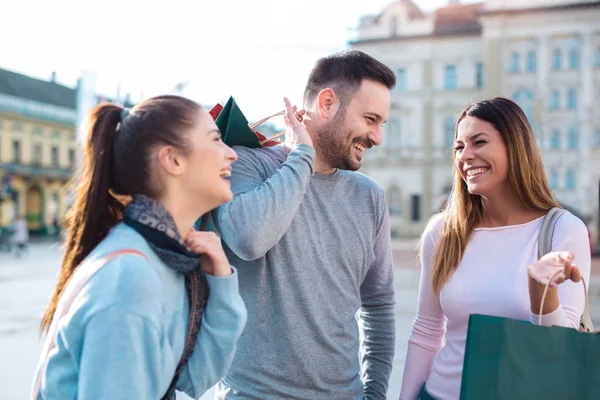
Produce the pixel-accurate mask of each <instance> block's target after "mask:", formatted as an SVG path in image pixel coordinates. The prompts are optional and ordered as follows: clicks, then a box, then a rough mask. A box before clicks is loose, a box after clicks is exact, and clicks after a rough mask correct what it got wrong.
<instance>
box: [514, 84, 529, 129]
mask: <svg viewBox="0 0 600 400" xmlns="http://www.w3.org/2000/svg"><path fill="white" fill-rule="evenodd" d="M513 100H514V101H515V103H517V104H518V105H519V107H521V109H523V112H524V113H525V116H526V117H527V119H528V120H529V123H530V124H531V125H532V126H533V118H532V117H533V93H532V92H531V91H530V90H527V89H521V90H519V91H518V92H516V93H515V94H514V95H513Z"/></svg>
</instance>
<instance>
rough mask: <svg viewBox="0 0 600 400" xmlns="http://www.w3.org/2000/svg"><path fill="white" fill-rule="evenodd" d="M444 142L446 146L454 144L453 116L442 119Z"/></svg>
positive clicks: (449, 146) (450, 146)
mask: <svg viewBox="0 0 600 400" xmlns="http://www.w3.org/2000/svg"><path fill="white" fill-rule="evenodd" d="M444 144H445V145H446V147H448V148H452V146H454V118H453V117H447V118H446V119H445V120H444Z"/></svg>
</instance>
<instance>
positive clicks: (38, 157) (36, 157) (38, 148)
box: [31, 143, 42, 165]
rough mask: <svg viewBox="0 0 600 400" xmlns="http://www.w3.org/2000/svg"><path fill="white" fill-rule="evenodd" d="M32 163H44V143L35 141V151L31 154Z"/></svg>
mask: <svg viewBox="0 0 600 400" xmlns="http://www.w3.org/2000/svg"><path fill="white" fill-rule="evenodd" d="M31 157H32V159H31V163H32V164H34V165H41V164H42V144H41V143H35V144H34V145H33V152H32V154H31Z"/></svg>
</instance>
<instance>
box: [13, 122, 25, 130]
mask: <svg viewBox="0 0 600 400" xmlns="http://www.w3.org/2000/svg"><path fill="white" fill-rule="evenodd" d="M24 130H25V125H23V123H22V122H15V123H14V124H13V131H15V132H23V131H24Z"/></svg>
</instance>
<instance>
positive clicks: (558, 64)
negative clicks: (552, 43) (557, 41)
mask: <svg viewBox="0 0 600 400" xmlns="http://www.w3.org/2000/svg"><path fill="white" fill-rule="evenodd" d="M561 68H562V52H561V51H560V49H556V50H554V53H553V54H552V69H553V70H556V71H558V70H560V69H561Z"/></svg>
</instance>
